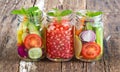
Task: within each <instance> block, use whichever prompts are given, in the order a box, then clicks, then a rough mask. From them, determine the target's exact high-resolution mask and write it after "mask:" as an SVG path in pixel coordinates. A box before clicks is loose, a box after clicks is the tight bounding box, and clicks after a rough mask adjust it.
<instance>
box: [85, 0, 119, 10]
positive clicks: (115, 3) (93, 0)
mask: <svg viewBox="0 0 120 72" xmlns="http://www.w3.org/2000/svg"><path fill="white" fill-rule="evenodd" d="M119 3H120V0H87V9H90V10H101V11H104V12H119V10H120V5H119Z"/></svg>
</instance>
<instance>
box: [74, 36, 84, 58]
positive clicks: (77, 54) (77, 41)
mask: <svg viewBox="0 0 120 72" xmlns="http://www.w3.org/2000/svg"><path fill="white" fill-rule="evenodd" d="M74 46H75V57H76V58H78V59H79V57H80V52H81V50H82V42H81V40H80V38H79V37H78V36H77V35H75V45H74Z"/></svg>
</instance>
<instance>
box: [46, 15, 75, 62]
mask: <svg viewBox="0 0 120 72" xmlns="http://www.w3.org/2000/svg"><path fill="white" fill-rule="evenodd" d="M58 19H59V18H56V17H50V16H48V17H47V21H48V23H47V24H46V49H47V58H48V59H49V60H52V61H69V60H70V59H71V58H72V57H73V56H74V26H73V25H72V23H71V19H70V16H65V17H61V18H60V20H58Z"/></svg>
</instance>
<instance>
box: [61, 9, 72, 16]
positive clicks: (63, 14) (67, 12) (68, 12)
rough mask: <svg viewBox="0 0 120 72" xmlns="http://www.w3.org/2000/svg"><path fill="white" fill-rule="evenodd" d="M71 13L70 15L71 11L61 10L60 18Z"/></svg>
mask: <svg viewBox="0 0 120 72" xmlns="http://www.w3.org/2000/svg"><path fill="white" fill-rule="evenodd" d="M71 13H72V11H71V10H63V11H62V12H61V14H60V16H66V15H69V14H71Z"/></svg>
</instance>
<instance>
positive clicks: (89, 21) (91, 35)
mask: <svg viewBox="0 0 120 72" xmlns="http://www.w3.org/2000/svg"><path fill="white" fill-rule="evenodd" d="M76 18H77V19H76V21H77V22H76V25H75V57H76V58H77V59H80V60H82V61H87V62H91V61H96V60H99V59H100V58H101V57H102V54H103V23H102V12H100V11H89V10H80V11H78V12H77V13H76Z"/></svg>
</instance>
